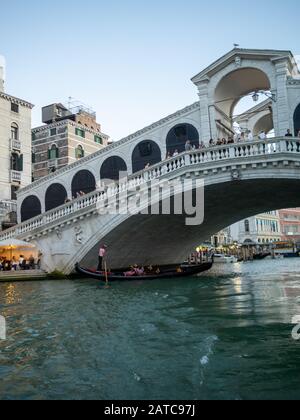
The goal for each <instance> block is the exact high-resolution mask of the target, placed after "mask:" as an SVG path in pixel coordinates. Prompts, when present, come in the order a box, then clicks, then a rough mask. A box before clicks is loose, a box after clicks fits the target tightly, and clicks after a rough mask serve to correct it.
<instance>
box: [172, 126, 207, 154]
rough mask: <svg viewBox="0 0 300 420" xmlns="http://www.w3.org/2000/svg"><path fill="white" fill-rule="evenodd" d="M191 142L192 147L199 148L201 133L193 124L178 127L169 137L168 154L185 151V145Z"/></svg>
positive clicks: (173, 129)
mask: <svg viewBox="0 0 300 420" xmlns="http://www.w3.org/2000/svg"><path fill="white" fill-rule="evenodd" d="M188 140H189V141H190V142H191V144H192V146H196V147H199V133H198V131H197V130H196V128H195V127H194V126H192V125H191V124H179V125H176V126H175V127H174V128H172V130H170V131H169V134H168V135H167V152H168V153H174V152H175V150H177V151H178V152H179V153H182V152H184V151H185V144H186V142H187V141H188Z"/></svg>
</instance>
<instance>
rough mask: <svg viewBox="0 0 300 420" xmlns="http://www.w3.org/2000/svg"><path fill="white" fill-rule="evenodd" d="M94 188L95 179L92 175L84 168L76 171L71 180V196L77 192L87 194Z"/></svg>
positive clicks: (74, 195)
mask: <svg viewBox="0 0 300 420" xmlns="http://www.w3.org/2000/svg"><path fill="white" fill-rule="evenodd" d="M95 189H96V179H95V177H94V175H93V174H92V173H91V172H90V171H88V170H86V169H84V170H82V171H79V172H77V174H76V175H75V176H74V178H73V181H72V196H73V197H76V196H77V194H78V193H80V192H84V193H85V194H89V193H91V192H93V191H95Z"/></svg>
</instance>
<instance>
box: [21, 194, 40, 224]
mask: <svg viewBox="0 0 300 420" xmlns="http://www.w3.org/2000/svg"><path fill="white" fill-rule="evenodd" d="M41 213H42V206H41V202H40V200H39V199H38V198H37V197H36V196H34V195H31V196H29V197H27V198H25V200H24V201H23V203H22V206H21V221H22V222H26V221H27V220H29V219H33V218H34V217H36V216H39V215H40V214H41Z"/></svg>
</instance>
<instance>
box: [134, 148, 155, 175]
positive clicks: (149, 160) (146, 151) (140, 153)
mask: <svg viewBox="0 0 300 420" xmlns="http://www.w3.org/2000/svg"><path fill="white" fill-rule="evenodd" d="M161 160H162V156H161V150H160V148H159V146H158V144H157V143H155V142H154V141H152V140H143V141H141V142H140V143H139V144H137V145H136V146H135V148H134V150H133V153H132V172H133V173H135V172H139V171H141V170H143V169H144V168H145V166H146V165H147V164H150V165H155V164H156V163H159V162H161Z"/></svg>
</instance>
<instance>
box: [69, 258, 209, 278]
mask: <svg viewBox="0 0 300 420" xmlns="http://www.w3.org/2000/svg"><path fill="white" fill-rule="evenodd" d="M212 266H213V262H212V261H211V262H205V263H202V264H199V265H176V266H168V267H162V268H161V269H160V272H159V273H153V274H152V273H146V274H144V275H134V276H130V277H127V276H125V275H124V273H125V272H126V271H127V270H125V269H124V270H121V269H119V270H114V271H112V272H110V271H109V272H107V273H105V272H104V271H96V270H91V269H88V268H83V267H80V265H79V264H76V266H75V269H76V271H77V273H79V274H81V275H83V276H86V277H92V278H94V279H97V280H100V281H103V282H106V281H109V282H115V281H136V280H156V279H173V278H182V277H189V276H195V275H197V274H200V273H203V272H205V271H208V270H210V269H211V268H212Z"/></svg>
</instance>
